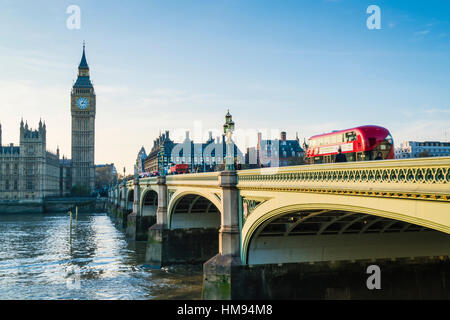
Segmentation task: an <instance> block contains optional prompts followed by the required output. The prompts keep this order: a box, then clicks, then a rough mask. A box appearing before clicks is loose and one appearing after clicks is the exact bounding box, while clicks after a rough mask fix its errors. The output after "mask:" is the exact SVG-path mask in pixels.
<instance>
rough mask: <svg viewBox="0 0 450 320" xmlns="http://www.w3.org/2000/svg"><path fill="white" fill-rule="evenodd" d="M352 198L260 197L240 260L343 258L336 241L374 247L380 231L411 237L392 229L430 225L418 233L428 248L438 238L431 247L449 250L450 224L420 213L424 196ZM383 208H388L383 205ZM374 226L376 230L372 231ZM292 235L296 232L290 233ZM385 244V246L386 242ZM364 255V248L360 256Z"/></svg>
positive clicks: (249, 221)
mask: <svg viewBox="0 0 450 320" xmlns="http://www.w3.org/2000/svg"><path fill="white" fill-rule="evenodd" d="M355 198H356V197H347V198H346V199H344V198H343V197H342V196H335V195H321V194H316V195H314V196H312V197H311V196H309V195H302V194H297V195H296V196H292V195H288V196H283V195H280V196H277V197H276V198H272V199H270V200H267V201H266V202H263V203H262V204H260V205H259V206H257V207H256V208H255V209H254V211H253V212H252V213H251V214H250V215H249V216H248V217H247V220H246V222H245V224H244V226H243V229H242V237H241V249H242V250H241V259H242V261H243V262H244V263H246V264H247V263H248V264H261V263H263V264H265V263H287V262H302V261H303V260H302V259H304V261H329V260H331V261H335V260H344V257H345V255H344V254H343V253H341V254H336V252H337V251H339V250H341V249H342V248H337V246H338V245H337V243H338V242H339V241H341V242H342V245H344V243H346V242H348V241H356V242H358V241H359V243H360V244H361V247H360V248H359V249H361V248H362V244H363V243H364V244H366V248H365V250H367V249H368V248H370V247H371V246H372V247H373V243H375V242H376V241H377V240H376V239H377V238H381V236H379V234H381V233H384V234H389V235H388V236H384V235H383V237H384V240H383V241H387V240H388V239H389V238H391V239H392V241H393V242H394V243H399V241H400V242H401V241H403V242H405V241H409V240H407V239H409V238H410V237H407V236H402V237H403V238H402V239H400V238H399V235H397V236H395V235H392V234H395V233H396V232H404V234H406V233H408V234H409V231H418V232H420V231H434V232H431V233H427V232H421V233H420V235H421V237H422V238H424V239H425V238H426V239H425V240H424V241H428V243H430V245H429V246H428V247H427V248H429V247H430V246H432V245H431V243H433V244H434V245H435V246H436V244H439V243H441V244H442V245H440V246H439V245H438V248H437V249H436V250H435V251H436V252H441V253H442V252H443V253H446V254H450V236H449V235H448V234H445V233H450V232H449V231H450V230H448V227H446V226H445V221H443V220H439V219H434V220H433V219H424V218H423V216H422V214H423V212H422V210H425V211H426V210H427V209H428V210H429V208H424V207H427V202H426V201H420V200H418V201H411V200H409V201H407V202H405V201H402V200H400V201H401V203H400V204H399V203H398V202H397V203H396V204H394V202H393V201H392V200H393V199H381V198H380V199H373V198H371V199H362V201H361V199H355ZM349 199H350V201H349ZM352 200H353V202H352ZM388 200H391V201H388ZM397 201H399V200H397ZM429 203H430V202H428V204H429ZM443 205H444V204H443ZM384 208H389V209H390V210H389V211H387V210H385V209H384ZM428 213H430V211H428ZM431 218H433V217H431ZM447 219H448V218H447ZM447 225H448V224H447ZM283 228H284V229H283ZM308 228H312V229H308ZM314 228H316V229H314ZM380 228H381V229H380ZM435 231H442V232H435ZM302 232H303V234H302ZM377 232H378V236H377V235H375V234H376V233H377ZM430 234H431V235H430ZM290 235H295V237H289V236H290ZM263 237H265V238H264V239H263ZM283 237H284V238H283ZM319 237H320V238H319ZM344 237H345V238H344ZM366 240H367V241H366ZM324 241H328V242H329V243H330V241H334V244H332V245H326V244H324ZM371 242H372V245H371V244H370V243H371ZM321 245H322V247H320V248H319V247H318V246H321ZM419 245H420V244H419ZM385 246H386V247H387V246H388V244H385ZM285 249H286V250H285ZM258 250H259V253H258ZM333 250H334V251H335V252H334V253H333ZM336 250H337V251H336ZM361 250H362V249H361ZM361 250H360V251H361ZM386 250H388V249H386ZM399 250H400V249H398V248H397V253H392V255H395V254H399V253H398V251H399ZM282 251H283V252H282ZM308 251H309V253H308ZM356 251H358V250H356ZM391 251H395V250H394V249H392V250H391ZM418 251H420V250H418ZM430 252H432V251H430ZM261 253H263V254H264V255H262V254H261ZM360 253H361V252H360ZM413 254H414V252H412V251H411V252H410V256H413ZM427 255H429V254H427ZM437 255H438V254H437ZM282 256H283V257H284V258H283V259H282V258H281V257H282ZM363 256H364V254H362V256H361V259H362V258H363ZM374 256H376V254H373V253H371V257H370V259H372V258H373V257H374ZM286 257H287V258H286ZM347 258H349V259H350V260H356V259H358V258H357V256H356V255H355V256H351V255H348V257H347ZM367 258H369V256H367ZM327 259H328V260H327Z"/></svg>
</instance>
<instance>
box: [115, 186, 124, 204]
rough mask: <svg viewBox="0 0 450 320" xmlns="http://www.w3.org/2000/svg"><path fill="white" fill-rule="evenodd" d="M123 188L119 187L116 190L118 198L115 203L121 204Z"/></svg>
mask: <svg viewBox="0 0 450 320" xmlns="http://www.w3.org/2000/svg"><path fill="white" fill-rule="evenodd" d="M123 192H124V191H123V190H122V189H119V190H118V192H117V195H118V198H117V205H119V206H122V197H123Z"/></svg>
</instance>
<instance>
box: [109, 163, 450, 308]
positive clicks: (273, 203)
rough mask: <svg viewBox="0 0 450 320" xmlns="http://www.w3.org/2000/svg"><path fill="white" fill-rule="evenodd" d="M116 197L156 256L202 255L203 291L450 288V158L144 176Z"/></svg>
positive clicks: (325, 293) (276, 293)
mask: <svg viewBox="0 0 450 320" xmlns="http://www.w3.org/2000/svg"><path fill="white" fill-rule="evenodd" d="M109 203H110V205H109V212H110V213H111V214H112V215H113V216H114V217H116V218H117V221H118V222H119V224H120V225H121V226H123V227H124V229H125V230H126V234H127V237H128V238H130V239H134V240H144V241H147V249H146V261H147V263H148V264H150V265H153V266H156V267H161V266H167V265H171V264H178V263H204V265H203V272H204V279H203V297H204V298H205V299H216V298H225V299H230V298H231V299H235V298H241V299H249V298H277V297H285V298H286V297H287V298H314V299H334V298H337V299H347V298H369V299H372V298H424V297H430V298H433V297H435V298H446V299H450V260H449V253H450V236H449V234H450V157H441V158H426V159H424V158H422V159H406V160H383V161H366V162H352V163H336V164H320V165H303V166H292V167H281V168H263V169H254V170H241V171H223V172H210V173H198V174H184V175H173V176H165V177H151V178H141V179H134V180H129V181H124V182H123V183H121V184H119V185H116V186H115V187H113V188H112V189H110V191H109ZM370 265H376V266H378V267H379V268H380V270H381V289H380V288H375V289H374V290H369V289H372V288H369V287H368V284H367V281H369V280H367V279H368V278H369V277H370V276H371V275H370V274H369V273H368V272H367V267H368V266H370ZM366 280H367V281H366ZM377 289H378V290H377Z"/></svg>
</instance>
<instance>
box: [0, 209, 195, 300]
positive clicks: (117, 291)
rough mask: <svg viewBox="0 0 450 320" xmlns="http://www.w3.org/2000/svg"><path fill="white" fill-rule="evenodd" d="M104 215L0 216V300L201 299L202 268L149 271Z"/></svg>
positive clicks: (138, 248)
mask: <svg viewBox="0 0 450 320" xmlns="http://www.w3.org/2000/svg"><path fill="white" fill-rule="evenodd" d="M144 255H145V242H136V243H130V244H128V243H127V242H126V241H125V237H124V235H123V233H122V232H120V231H119V230H117V229H116V228H115V226H114V224H113V223H112V221H111V219H110V218H109V217H108V216H107V215H106V214H79V215H78V221H75V220H74V221H73V224H72V233H71V235H70V233H69V217H68V215H66V214H20V215H17V214H16V215H5V214H0V299H200V297H201V282H202V270H201V266H195V267H194V266H189V267H187V266H178V267H171V268H164V269H161V270H153V269H150V268H149V267H148V266H145V265H144Z"/></svg>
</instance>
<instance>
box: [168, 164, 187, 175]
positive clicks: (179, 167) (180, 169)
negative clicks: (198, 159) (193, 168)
mask: <svg viewBox="0 0 450 320" xmlns="http://www.w3.org/2000/svg"><path fill="white" fill-rule="evenodd" d="M188 170H189V165H188V164H176V165H174V166H172V167H170V169H169V174H183V173H187V172H188Z"/></svg>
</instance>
